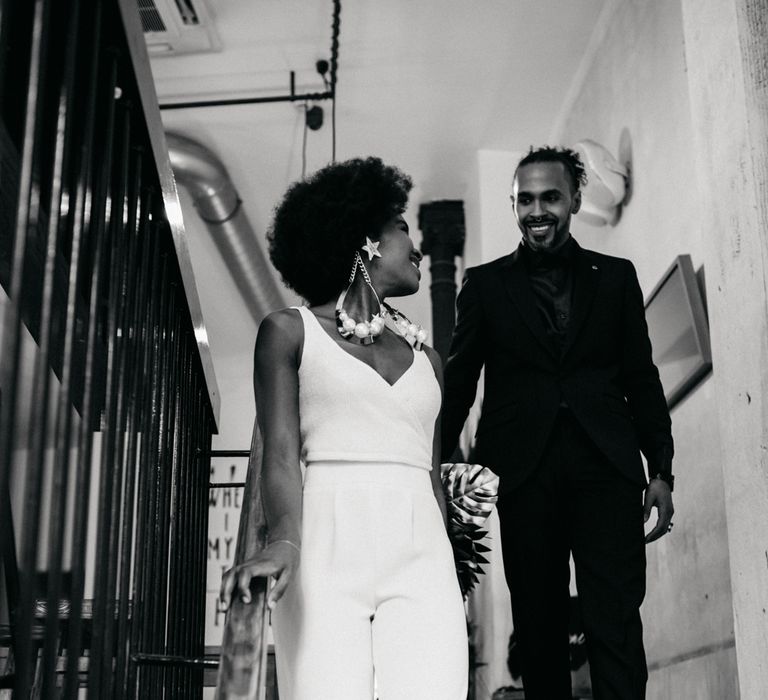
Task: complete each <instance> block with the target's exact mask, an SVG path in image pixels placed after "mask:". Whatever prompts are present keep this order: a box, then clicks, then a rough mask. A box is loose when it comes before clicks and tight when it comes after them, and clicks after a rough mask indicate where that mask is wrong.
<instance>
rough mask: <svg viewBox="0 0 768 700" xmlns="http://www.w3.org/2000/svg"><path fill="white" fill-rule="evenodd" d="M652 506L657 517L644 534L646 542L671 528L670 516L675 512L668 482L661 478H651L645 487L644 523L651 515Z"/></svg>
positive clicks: (660, 535)
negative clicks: (651, 526) (656, 512)
mask: <svg viewBox="0 0 768 700" xmlns="http://www.w3.org/2000/svg"><path fill="white" fill-rule="evenodd" d="M653 508H656V510H657V511H658V515H659V518H658V520H657V521H656V525H655V526H654V528H653V530H651V531H650V532H649V533H648V534H647V535H646V536H645V543H646V544H649V543H650V542H653V541H654V540H658V539H659V537H663V536H664V535H666V534H667V533H668V532H670V531H671V530H672V516H673V515H674V513H675V506H674V505H672V491H670V489H669V484H667V482H666V481H662V480H661V479H651V482H650V483H649V484H648V487H647V488H646V489H645V501H644V504H643V511H644V514H645V522H646V523H647V522H648V518H650V517H651V510H652V509H653Z"/></svg>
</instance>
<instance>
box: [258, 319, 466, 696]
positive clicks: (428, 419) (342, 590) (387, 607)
mask: <svg viewBox="0 0 768 700" xmlns="http://www.w3.org/2000/svg"><path fill="white" fill-rule="evenodd" d="M300 313H301V315H302V319H303V322H304V348H303V353H302V359H301V365H300V369H299V385H300V388H299V406H300V408H299V410H300V419H301V434H302V455H303V458H304V462H305V464H306V465H307V470H306V475H305V481H304V492H303V506H302V547H301V562H300V565H299V570H298V572H297V574H296V577H295V578H294V579H293V582H292V583H291V585H290V586H289V588H288V590H287V591H286V593H285V595H284V596H283V598H282V599H281V600H280V601H279V602H278V604H277V606H276V608H275V610H274V612H273V615H272V625H273V631H274V638H275V652H276V660H277V673H278V687H279V692H280V698H281V700H371V698H373V687H374V673H375V678H376V687H377V693H378V697H379V698H380V699H381V700H464V699H465V698H466V693H467V674H468V668H467V632H466V620H465V615H464V607H463V603H462V599H461V593H460V591H459V586H458V582H457V579H456V574H455V571H454V565H453V556H452V552H451V546H450V543H449V541H448V537H447V534H446V532H445V527H444V525H443V521H442V517H441V514H440V509H439V507H438V505H437V501H436V500H435V497H434V493H433V491H432V484H431V480H430V474H429V471H430V468H431V459H432V438H433V431H434V424H435V419H436V417H437V413H438V410H439V407H440V389H439V386H438V384H437V381H436V379H435V376H434V371H433V369H432V365H431V363H430V361H429V358H428V357H427V356H426V354H425V353H423V352H419V351H415V352H414V358H413V363H412V364H411V366H410V367H409V369H408V370H407V371H406V372H405V373H404V374H403V375H402V377H401V378H400V379H398V381H397V382H395V383H394V384H393V385H390V384H389V383H388V382H387V381H386V380H385V379H383V378H382V377H381V376H380V375H379V374H378V373H377V372H376V371H375V370H374V369H373V368H371V367H369V366H368V365H366V364H365V363H363V362H361V361H359V360H357V359H356V358H355V357H353V356H352V355H350V354H348V353H347V352H345V351H344V350H343V349H342V348H341V347H339V346H338V345H337V344H336V343H335V342H334V341H333V339H332V338H330V337H329V336H328V334H327V333H326V331H325V330H324V329H323V328H322V326H321V325H320V323H319V322H318V320H317V319H316V317H315V316H314V315H313V314H312V312H311V311H309V310H308V309H306V308H301V309H300Z"/></svg>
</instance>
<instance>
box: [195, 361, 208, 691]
mask: <svg viewBox="0 0 768 700" xmlns="http://www.w3.org/2000/svg"><path fill="white" fill-rule="evenodd" d="M195 390H196V393H197V407H198V416H197V423H196V434H195V444H196V445H198V451H199V457H198V459H197V460H196V468H197V485H198V497H197V515H196V520H197V527H196V528H195V533H196V535H195V537H196V542H197V547H196V551H197V571H198V578H197V590H196V592H195V601H196V607H197V615H196V619H197V622H196V624H195V628H194V629H195V632H196V634H195V648H196V650H197V652H198V653H201V654H202V653H204V651H205V605H206V573H207V569H208V516H209V510H208V493H209V490H208V484H209V482H210V477H211V440H212V430H211V420H212V417H211V413H210V409H209V405H208V402H207V396H206V392H205V384H204V382H203V381H202V375H201V372H200V370H198V371H197V372H196V374H195ZM199 679H200V684H201V685H202V680H203V673H202V672H201V673H200V675H199Z"/></svg>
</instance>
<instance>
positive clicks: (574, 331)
mask: <svg viewBox="0 0 768 700" xmlns="http://www.w3.org/2000/svg"><path fill="white" fill-rule="evenodd" d="M599 282H600V267H599V265H596V264H595V262H594V261H593V259H592V256H590V255H589V254H588V253H587V252H585V251H584V249H583V248H581V247H580V246H578V244H577V248H576V252H575V255H574V265H573V301H572V302H571V319H570V321H569V323H568V330H567V331H566V334H565V346H564V347H563V355H565V353H567V352H568V351H569V350H570V349H571V347H573V344H574V343H575V342H576V338H577V337H578V334H579V331H581V329H582V327H583V326H584V322H585V321H586V319H587V316H589V312H590V310H591V309H592V304H593V303H594V300H595V292H597V287H598V284H599Z"/></svg>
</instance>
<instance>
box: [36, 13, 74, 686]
mask: <svg viewBox="0 0 768 700" xmlns="http://www.w3.org/2000/svg"><path fill="white" fill-rule="evenodd" d="M79 10H80V3H79V0H73V3H72V7H71V14H70V17H69V31H68V32H67V41H66V47H65V57H64V70H63V74H62V75H63V80H62V84H61V91H60V94H59V102H58V115H57V122H56V138H55V144H54V149H53V153H54V157H53V168H52V172H51V193H50V198H49V204H48V214H49V219H48V230H47V250H46V259H45V268H44V273H43V294H42V300H41V312H40V335H39V343H38V344H39V350H38V353H37V356H36V365H35V372H34V389H33V394H32V396H33V398H32V403H31V411H32V416H31V417H30V429H29V454H30V461H32V460H35V461H37V463H38V466H37V468H38V469H42V467H43V463H44V450H45V446H46V445H48V442H49V441H48V437H47V432H48V431H47V420H46V414H47V410H48V403H49V395H50V376H51V375H50V370H49V368H50V366H51V360H52V358H51V340H52V338H51V333H52V331H53V327H52V322H53V308H54V302H55V299H54V282H55V279H56V267H57V260H60V254H59V238H60V235H61V233H62V232H63V231H64V229H65V228H66V226H67V219H68V218H69V217H68V213H69V212H68V209H69V207H68V206H67V207H66V209H67V211H66V212H64V213H63V215H62V194H63V193H64V192H65V185H64V183H65V177H64V174H65V173H67V172H68V171H69V168H70V159H71V152H72V148H73V140H74V138H75V128H74V124H73V103H74V94H75V77H76V73H75V59H76V51H77V42H78V28H79ZM68 320H69V319H68ZM65 349H67V350H69V351H70V353H71V350H72V348H71V346H68V347H67V348H65ZM62 360H63V364H62V387H61V392H60V396H59V401H58V402H57V403H58V405H57V414H56V419H55V448H54V449H55V453H54V465H53V474H52V482H51V489H50V491H51V502H50V507H49V512H48V515H47V518H48V544H49V547H48V557H47V570H48V596H47V615H46V624H45V645H44V653H43V659H44V663H43V696H44V697H49V696H50V695H52V693H53V688H54V686H55V671H56V660H57V657H58V651H59V649H58V647H59V601H60V599H61V597H62V596H61V589H62V551H63V546H64V528H63V527H62V526H61V523H62V522H63V521H64V515H65V509H66V494H67V486H68V481H69V465H70V458H71V452H70V451H71V448H72V445H73V443H74V442H75V441H74V440H72V437H71V415H72V407H71V404H70V403H69V399H70V396H71V392H70V387H71V368H72V364H71V363H72V357H71V356H70V357H67V356H65V357H64V358H62ZM27 536H29V535H27ZM68 656H69V655H68ZM68 661H69V659H68Z"/></svg>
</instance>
